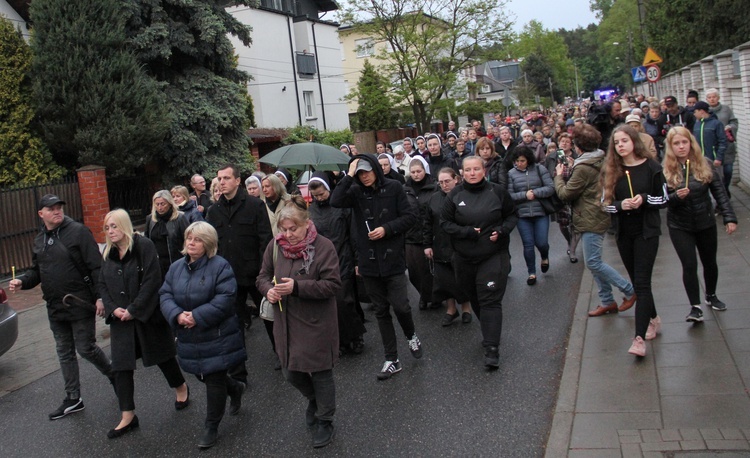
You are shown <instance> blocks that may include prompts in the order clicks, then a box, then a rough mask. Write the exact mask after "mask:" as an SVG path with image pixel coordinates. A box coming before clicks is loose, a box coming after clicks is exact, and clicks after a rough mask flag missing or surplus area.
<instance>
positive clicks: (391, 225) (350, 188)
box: [331, 154, 417, 277]
mask: <svg viewBox="0 0 750 458" xmlns="http://www.w3.org/2000/svg"><path fill="white" fill-rule="evenodd" d="M354 160H365V161H368V162H369V163H370V165H371V167H372V169H373V171H374V172H375V176H376V180H375V183H374V185H373V186H365V185H363V184H362V182H361V181H359V178H358V177H356V176H354V177H352V176H349V175H348V174H347V175H346V176H345V177H344V178H343V179H342V180H341V182H340V183H339V184H338V186H336V188H335V189H334V190H333V192H332V193H331V205H332V206H334V207H337V208H351V209H352V238H353V239H354V240H355V242H356V246H357V267H358V268H359V273H360V274H361V275H366V276H367V275H369V276H372V277H380V276H383V277H387V276H391V275H396V274H403V273H404V271H405V270H406V250H405V249H404V234H406V231H408V230H409V228H410V227H412V226H413V225H414V223H415V222H416V220H417V211H416V209H415V208H413V207H412V205H411V204H410V203H409V200H408V198H407V197H406V191H405V190H404V187H403V186H401V184H400V183H398V182H397V181H393V180H389V179H387V178H385V175H384V174H383V169H382V168H381V167H380V164H379V163H378V161H377V159H375V156H373V155H371V154H362V155H359V156H357V157H355V158H352V161H354ZM368 226H369V228H370V229H373V230H374V229H375V228H378V227H381V226H382V227H383V229H385V237H383V238H382V239H380V240H370V238H369V237H368V236H367V234H368V233H369V232H370V230H368Z"/></svg>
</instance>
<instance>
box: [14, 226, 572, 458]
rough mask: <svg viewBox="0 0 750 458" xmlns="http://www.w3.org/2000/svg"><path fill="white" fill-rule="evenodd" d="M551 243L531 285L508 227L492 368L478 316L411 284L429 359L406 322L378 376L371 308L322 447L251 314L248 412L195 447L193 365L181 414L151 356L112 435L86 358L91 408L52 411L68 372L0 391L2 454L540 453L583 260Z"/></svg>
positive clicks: (197, 389) (100, 385)
mask: <svg viewBox="0 0 750 458" xmlns="http://www.w3.org/2000/svg"><path fill="white" fill-rule="evenodd" d="M550 241H551V244H552V252H551V256H550V258H551V269H550V271H549V272H548V273H547V274H541V273H539V275H538V277H539V281H538V282H537V284H536V285H535V286H533V287H529V286H527V285H526V268H525V265H524V262H523V257H522V254H521V241H520V238H519V237H518V234H517V232H515V231H514V233H513V239H512V242H511V252H512V255H513V259H512V264H513V270H512V273H511V277H510V279H509V282H508V290H507V292H506V295H505V301H504V323H503V336H502V343H501V348H500V358H501V359H500V361H501V367H500V370H498V371H496V372H487V371H486V370H485V369H484V366H483V349H482V347H481V334H480V330H479V323H478V322H477V321H476V320H474V321H473V322H472V323H471V324H470V325H464V324H461V323H460V322H459V323H454V324H453V325H452V326H451V327H448V328H443V327H441V326H440V320H441V318H442V316H443V313H444V311H442V310H431V311H420V310H417V309H416V303H417V300H416V299H417V297H416V291H414V290H413V289H410V299H411V301H412V304H413V307H414V309H415V310H414V311H413V313H414V316H415V321H416V325H417V334H418V335H419V336H420V339H421V340H422V343H423V348H424V357H423V358H422V359H420V360H415V359H413V358H412V357H411V355H410V354H409V350H408V347H407V345H406V341H405V339H403V338H402V334H400V332H398V328H397V333H398V334H399V353H400V357H401V360H402V363H403V367H404V370H403V371H402V372H401V373H399V374H397V375H395V376H394V377H393V378H392V379H391V380H388V381H384V382H381V381H377V380H376V377H375V375H376V373H377V371H378V370H379V369H380V366H381V365H382V362H383V356H382V346H381V344H380V337H379V334H378V331H377V324H376V322H375V317H374V316H373V314H372V311H371V310H369V308H368V307H366V313H367V317H368V320H369V322H368V323H367V324H366V326H367V329H368V333H367V334H366V335H365V342H366V348H365V352H364V353H363V354H361V355H358V356H344V357H343V358H342V360H341V362H340V364H339V365H338V366H337V367H336V369H335V370H334V374H335V379H336V384H337V385H336V389H337V403H338V410H337V412H336V420H335V425H336V427H337V433H336V439H335V440H334V442H333V444H331V445H329V446H328V447H326V448H324V449H320V450H313V448H312V447H311V446H310V440H311V438H310V435H309V434H308V432H307V430H306V428H305V425H304V410H305V407H306V401H305V400H304V399H303V398H302V396H301V395H300V394H299V393H298V392H297V391H296V390H295V389H293V388H292V387H291V386H290V385H288V384H287V383H285V382H284V380H283V379H282V376H281V373H280V372H278V371H274V370H273V355H272V354H271V350H270V344H269V343H268V339H267V337H266V335H265V331H263V330H262V326H261V325H260V323H254V325H253V327H252V329H251V331H250V333H249V335H248V336H247V343H248V348H249V351H250V353H251V356H250V359H249V361H248V368H249V371H250V374H251V375H250V384H251V386H250V389H249V390H248V391H247V392H246V394H245V396H244V404H243V408H242V411H241V413H240V415H238V416H236V417H228V416H227V417H225V418H224V420H223V422H222V424H221V427H220V429H219V434H220V436H219V442H218V444H217V445H216V446H215V447H214V448H212V449H210V450H208V451H203V452H200V451H199V450H198V449H197V447H196V443H197V440H198V436H199V434H200V433H201V431H202V425H203V418H204V414H205V388H204V386H203V385H202V384H201V383H199V382H198V381H197V380H195V378H193V377H192V376H189V377H187V378H188V383H189V384H190V387H191V401H192V402H191V405H190V407H189V408H188V409H186V410H184V411H181V412H177V411H175V410H174V408H173V401H174V393H173V391H172V390H170V388H169V387H168V386H167V385H166V382H165V381H164V379H163V377H162V376H161V373H160V371H159V370H158V368H156V367H154V368H148V369H143V368H139V370H138V371H136V409H137V410H136V412H137V414H138V416H139V419H140V425H141V426H140V428H139V430H137V431H135V432H133V433H130V434H128V435H127V436H125V437H122V438H120V439H116V440H110V439H107V437H106V433H107V431H108V430H109V429H110V428H113V427H114V426H115V425H116V424H117V423H118V421H119V412H118V407H117V400H116V398H115V396H114V393H113V391H112V388H111V386H110V385H109V383H108V381H107V380H106V379H104V377H102V376H101V375H100V374H99V373H98V372H96V370H95V369H94V368H93V366H92V365H91V364H89V363H87V362H85V361H84V362H81V378H82V397H83V399H84V402H85V405H86V409H85V410H84V411H83V412H79V413H76V414H73V415H70V416H69V417H66V418H63V419H61V420H57V421H49V420H48V419H47V414H48V413H49V412H50V411H52V410H54V409H55V408H56V407H57V406H58V405H59V403H60V402H61V401H62V399H63V397H64V393H63V390H62V378H61V376H60V373H59V371H58V372H55V373H53V374H50V375H48V376H46V377H44V378H41V379H39V380H37V381H36V382H34V383H32V384H30V385H28V386H26V387H24V388H22V389H20V390H18V391H16V392H14V393H11V394H9V395H6V396H3V397H2V398H0V456H3V457H4V458H11V457H41V456H56V457H66V456H77V457H79V456H112V455H118V456H150V457H156V456H177V455H179V456H198V455H200V456H204V457H208V456H240V455H243V456H318V455H325V456H347V457H351V456H524V457H525V456H542V455H543V454H544V445H545V443H546V441H547V436H548V434H549V429H550V425H551V420H552V414H553V410H554V406H555V400H556V396H557V389H558V384H559V379H560V375H561V372H562V364H563V358H564V355H565V346H566V343H567V339H568V333H569V329H570V325H571V320H572V313H573V309H574V307H575V298H576V296H577V293H578V289H579V284H580V279H581V272H582V269H583V262H582V261H581V262H579V263H578V264H570V263H569V262H568V259H567V255H566V254H565V243H564V239H563V238H562V236H561V235H560V233H559V230H558V228H557V225H556V224H554V223H553V224H551V227H550ZM579 252H580V250H579ZM394 321H395V320H394ZM457 321H460V320H457ZM105 350H106V351H108V349H105Z"/></svg>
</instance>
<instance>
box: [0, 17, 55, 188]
mask: <svg viewBox="0 0 750 458" xmlns="http://www.w3.org/2000/svg"><path fill="white" fill-rule="evenodd" d="M30 66H31V50H30V49H29V46H28V45H27V44H26V42H25V41H24V40H23V37H22V36H21V33H20V32H19V31H18V30H16V29H15V28H14V27H13V24H12V23H11V22H10V21H8V20H7V19H5V18H3V17H1V16H0V151H2V155H0V186H8V185H15V184H31V183H44V182H46V181H48V180H50V179H53V178H58V177H60V176H62V174H63V169H62V168H61V167H59V166H58V165H57V164H55V163H54V161H53V160H52V155H51V154H50V153H49V151H48V150H47V147H46V145H45V144H44V143H43V142H42V140H41V139H40V138H39V137H38V136H37V135H36V134H35V133H34V132H33V131H32V129H31V124H32V120H33V117H34V111H33V109H32V108H31V100H30V99H31V87H30V84H29V80H28V77H27V72H28V70H29V67H30Z"/></svg>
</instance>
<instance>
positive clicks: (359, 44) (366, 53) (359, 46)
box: [354, 38, 375, 57]
mask: <svg viewBox="0 0 750 458" xmlns="http://www.w3.org/2000/svg"><path fill="white" fill-rule="evenodd" d="M354 46H355V49H356V50H357V57H370V56H372V55H373V54H375V45H374V44H373V42H372V40H371V39H369V38H365V39H362V40H356V41H355V42H354Z"/></svg>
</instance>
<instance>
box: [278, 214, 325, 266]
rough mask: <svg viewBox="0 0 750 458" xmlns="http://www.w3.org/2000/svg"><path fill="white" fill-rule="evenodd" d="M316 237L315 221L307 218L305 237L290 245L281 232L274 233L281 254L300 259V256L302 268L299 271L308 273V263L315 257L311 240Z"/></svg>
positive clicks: (288, 257)
mask: <svg viewBox="0 0 750 458" xmlns="http://www.w3.org/2000/svg"><path fill="white" fill-rule="evenodd" d="M317 237H318V230H317V229H316V228H315V223H313V222H312V220H308V223H307V234H306V235H305V238H304V239H303V240H302V241H300V242H299V243H296V244H294V245H292V244H291V243H290V242H289V240H288V239H287V238H286V236H285V235H284V233H283V232H279V233H278V234H277V235H276V242H277V243H278V244H279V247H281V254H282V255H284V257H285V258H287V259H300V258H302V269H300V271H299V273H305V274H306V273H309V272H310V265H311V264H312V262H313V258H314V257H315V247H314V246H313V242H314V241H315V239H316V238H317Z"/></svg>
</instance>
